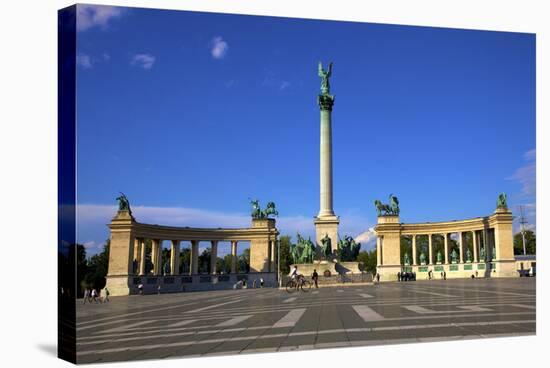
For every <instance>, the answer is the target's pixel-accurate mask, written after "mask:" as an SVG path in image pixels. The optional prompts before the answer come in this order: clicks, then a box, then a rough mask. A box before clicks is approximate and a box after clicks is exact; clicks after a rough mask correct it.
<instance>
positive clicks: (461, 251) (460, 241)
mask: <svg viewBox="0 0 550 368" xmlns="http://www.w3.org/2000/svg"><path fill="white" fill-rule="evenodd" d="M458 253H459V256H460V258H459V259H460V263H464V239H463V238H462V232H459V233H458Z"/></svg>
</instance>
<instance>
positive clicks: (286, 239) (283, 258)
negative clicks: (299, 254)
mask: <svg viewBox="0 0 550 368" xmlns="http://www.w3.org/2000/svg"><path fill="white" fill-rule="evenodd" d="M279 244H280V255H279V256H280V259H279V264H280V267H281V273H282V274H283V275H288V274H289V273H290V265H291V264H292V257H291V256H290V247H291V244H292V242H291V240H290V236H289V235H283V236H281V237H279Z"/></svg>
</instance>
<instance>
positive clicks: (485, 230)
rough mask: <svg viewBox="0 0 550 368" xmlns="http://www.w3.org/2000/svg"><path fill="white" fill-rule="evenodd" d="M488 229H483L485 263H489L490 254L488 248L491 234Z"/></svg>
mask: <svg viewBox="0 0 550 368" xmlns="http://www.w3.org/2000/svg"><path fill="white" fill-rule="evenodd" d="M488 230H489V229H487V228H484V229H483V248H485V259H483V262H487V256H488V254H489V253H488V252H489V247H488V246H487V243H488V242H489V234H488Z"/></svg>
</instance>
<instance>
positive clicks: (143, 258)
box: [139, 239, 147, 275]
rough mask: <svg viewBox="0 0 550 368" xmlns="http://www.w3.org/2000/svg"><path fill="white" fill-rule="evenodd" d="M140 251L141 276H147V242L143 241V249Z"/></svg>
mask: <svg viewBox="0 0 550 368" xmlns="http://www.w3.org/2000/svg"><path fill="white" fill-rule="evenodd" d="M140 248H141V249H140V251H141V256H140V261H139V274H140V275H145V264H146V263H147V256H146V250H147V249H146V248H147V247H146V246H145V240H144V239H142V240H141V247H140Z"/></svg>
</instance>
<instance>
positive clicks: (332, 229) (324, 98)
mask: <svg viewBox="0 0 550 368" xmlns="http://www.w3.org/2000/svg"><path fill="white" fill-rule="evenodd" d="M317 102H318V103H319V108H320V111H321V116H320V120H321V122H320V138H321V139H320V162H319V163H320V170H319V189H320V191H319V196H320V198H319V213H318V215H317V217H316V218H315V220H314V225H315V237H316V244H317V245H321V239H323V238H324V237H325V236H327V235H328V237H329V238H330V239H331V242H332V249H338V225H339V224H340V220H339V218H338V216H336V215H335V214H334V209H333V198H332V106H333V104H334V96H332V95H330V94H329V93H328V91H324V92H322V93H321V94H320V95H319V96H318V99H317Z"/></svg>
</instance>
